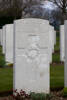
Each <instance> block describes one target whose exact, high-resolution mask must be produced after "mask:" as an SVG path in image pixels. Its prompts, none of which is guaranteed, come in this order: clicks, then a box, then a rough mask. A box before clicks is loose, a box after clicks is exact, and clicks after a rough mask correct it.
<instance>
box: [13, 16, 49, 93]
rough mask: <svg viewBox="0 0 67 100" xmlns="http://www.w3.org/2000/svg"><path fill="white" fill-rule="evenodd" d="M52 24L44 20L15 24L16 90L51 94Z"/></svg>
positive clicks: (16, 22)
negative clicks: (50, 29) (50, 27)
mask: <svg viewBox="0 0 67 100" xmlns="http://www.w3.org/2000/svg"><path fill="white" fill-rule="evenodd" d="M49 48H50V46H49V23H48V21H45V20H42V19H33V18H31V19H21V20H17V21H15V22H14V89H17V90H18V91H20V90H21V89H23V90H24V91H26V92H27V93H29V92H36V93H41V92H44V93H49V91H50V85H49V84H50V77H49V75H50V72H49V69H50V68H49V67H50V66H49V63H50V58H49V53H50V49H49Z"/></svg>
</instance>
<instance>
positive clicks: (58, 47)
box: [54, 36, 60, 51]
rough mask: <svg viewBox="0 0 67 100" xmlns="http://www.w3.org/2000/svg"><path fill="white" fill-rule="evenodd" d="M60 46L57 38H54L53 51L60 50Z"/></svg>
mask: <svg viewBox="0 0 67 100" xmlns="http://www.w3.org/2000/svg"><path fill="white" fill-rule="evenodd" d="M59 45H60V44H59V37H58V36H57V38H56V45H55V48H54V49H55V51H59V50H60V46H59Z"/></svg>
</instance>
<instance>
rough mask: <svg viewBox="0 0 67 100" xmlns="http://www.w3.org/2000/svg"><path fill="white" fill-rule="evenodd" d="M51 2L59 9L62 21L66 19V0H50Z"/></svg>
mask: <svg viewBox="0 0 67 100" xmlns="http://www.w3.org/2000/svg"><path fill="white" fill-rule="evenodd" d="M52 2H53V3H55V4H56V5H57V6H58V7H59V8H60V10H61V12H62V15H63V21H64V20H65V19H67V11H66V7H67V0H52Z"/></svg>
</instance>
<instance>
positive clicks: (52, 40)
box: [49, 26, 54, 53]
mask: <svg viewBox="0 0 67 100" xmlns="http://www.w3.org/2000/svg"><path fill="white" fill-rule="evenodd" d="M49 34H50V41H51V43H50V44H51V48H52V53H54V28H53V27H52V26H50V31H49Z"/></svg>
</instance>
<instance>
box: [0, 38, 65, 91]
mask: <svg viewBox="0 0 67 100" xmlns="http://www.w3.org/2000/svg"><path fill="white" fill-rule="evenodd" d="M55 51H59V38H58V36H57V44H56V46H55ZM59 61H60V55H59V52H58V53H54V54H53V62H59ZM3 65H5V61H4V55H3V54H2V48H1V47H0V66H3ZM50 87H51V89H52V88H55V89H57V88H58V89H60V88H63V87H64V65H63V64H57V63H55V64H52V65H51V66H50ZM12 88H13V68H12V67H4V68H0V92H1V91H8V90H12Z"/></svg>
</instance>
